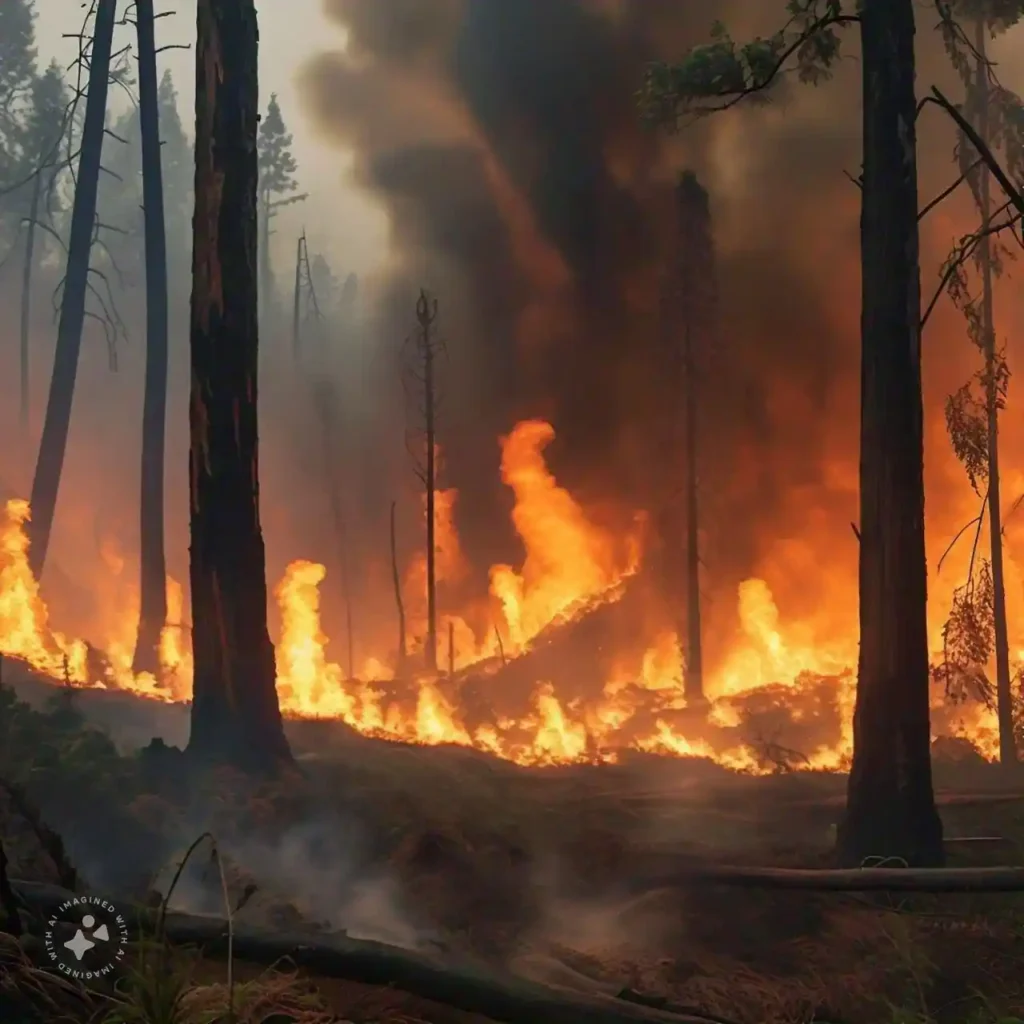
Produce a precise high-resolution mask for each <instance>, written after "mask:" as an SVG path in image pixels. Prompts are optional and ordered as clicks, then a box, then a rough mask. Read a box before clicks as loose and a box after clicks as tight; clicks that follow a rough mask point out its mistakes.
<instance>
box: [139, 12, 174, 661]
mask: <svg viewBox="0 0 1024 1024" xmlns="http://www.w3.org/2000/svg"><path fill="white" fill-rule="evenodd" d="M135 25H136V33H137V37H138V46H139V122H140V134H141V137H142V197H143V198H142V206H143V216H144V231H145V252H146V378H145V386H144V392H143V406H142V474H141V500H140V507H139V547H140V558H139V564H140V580H139V628H138V633H137V635H136V641H135V657H134V660H133V663H132V668H133V670H134V671H135V672H152V673H153V674H157V673H158V672H159V670H160V636H161V633H162V632H163V629H164V626H165V625H166V622H167V590H166V576H167V560H166V557H165V553H164V448H165V445H164V437H165V433H166V421H167V233H166V230H165V227H164V187H163V169H162V166H161V158H160V108H159V99H158V88H159V87H158V85H157V75H156V33H155V19H154V11H153V0H135Z"/></svg>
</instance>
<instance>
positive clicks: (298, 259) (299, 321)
mask: <svg viewBox="0 0 1024 1024" xmlns="http://www.w3.org/2000/svg"><path fill="white" fill-rule="evenodd" d="M323 319H324V318H323V314H322V313H321V311H320V301H319V299H318V298H317V290H316V286H315V284H314V282H313V270H312V266H311V264H310V261H309V243H308V242H307V241H306V232H305V230H303V232H302V234H301V235H299V238H298V241H297V242H296V243H295V292H294V296H293V300H292V355H293V356H294V358H295V362H296V363H298V362H300V361H301V358H302V341H303V338H302V327H303V324H304V323H305V322H306V321H309V320H313V321H315V322H316V323H317V324H319V325H322V324H323Z"/></svg>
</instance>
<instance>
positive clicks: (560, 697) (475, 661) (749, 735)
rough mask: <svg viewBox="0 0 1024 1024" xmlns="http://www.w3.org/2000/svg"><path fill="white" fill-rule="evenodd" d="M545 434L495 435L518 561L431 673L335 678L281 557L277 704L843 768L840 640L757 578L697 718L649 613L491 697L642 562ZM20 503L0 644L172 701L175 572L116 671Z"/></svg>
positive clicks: (465, 735) (460, 733)
mask: <svg viewBox="0 0 1024 1024" xmlns="http://www.w3.org/2000/svg"><path fill="white" fill-rule="evenodd" d="M553 437H554V431H553V429H552V427H551V426H550V425H549V424H547V423H544V422H540V421H527V422H524V423H520V424H518V425H517V426H516V427H515V429H514V430H513V431H512V432H511V433H510V434H509V435H508V436H507V437H506V438H504V439H503V443H502V464H501V471H502V479H503V481H504V482H505V484H506V485H507V486H508V487H509V488H510V489H511V490H512V492H513V495H514V498H515V505H514V510H513V514H512V518H513V525H514V527H515V529H516V531H517V533H518V535H519V537H520V538H521V540H522V543H523V547H524V550H525V553H526V557H525V559H524V561H523V563H522V565H521V566H520V567H519V568H518V569H517V568H514V567H513V566H510V565H496V566H493V567H492V568H491V570H490V594H489V596H488V600H487V602H486V603H485V604H484V605H480V606H478V607H475V608H472V609H469V610H467V611H466V612H465V614H464V615H461V614H453V613H445V614H442V615H441V625H442V627H443V628H442V630H441V632H442V635H445V634H448V633H449V630H450V635H451V637H452V640H453V644H454V649H453V652H452V653H453V662H454V667H455V674H454V676H452V677H451V678H449V676H448V674H447V672H441V673H440V674H438V675H436V676H434V675H428V674H424V673H422V672H418V673H409V672H406V673H399V675H400V676H401V678H399V679H396V669H397V667H398V666H397V665H395V664H394V662H393V658H390V659H389V658H384V657H380V658H371V659H367V660H366V661H365V663H364V664H363V665H362V666H361V667H360V670H359V671H358V673H357V674H358V676H359V678H358V679H354V680H353V679H346V673H345V671H344V669H343V668H342V667H341V665H339V664H338V663H336V662H335V661H332V660H331V658H330V656H329V654H328V648H329V640H328V637H327V636H326V635H325V634H324V632H323V627H322V624H321V616H320V585H321V584H322V582H323V581H324V578H325V575H326V569H325V568H324V566H323V565H321V564H319V563H316V562H313V561H308V560H298V561H294V562H292V563H291V564H290V565H289V566H288V568H287V571H286V572H285V574H284V576H283V578H282V579H281V580H280V582H279V583H278V584H277V586H276V587H275V589H274V597H275V599H276V602H277V605H278V608H279V610H280V617H281V620H280V621H281V628H280V636H279V639H278V643H277V667H278V694H279V697H280V701H281V706H282V709H283V710H284V712H285V713H286V714H288V715H292V716H297V717H326V718H336V719H341V720H342V721H344V722H345V723H347V724H348V725H350V726H351V727H353V728H354V729H356V730H358V731H359V732H362V733H365V734H369V735H374V736H380V737H383V738H388V739H393V740H400V741H404V742H412V743H421V744H428V745H429V744H441V743H452V744H459V745H464V746H472V747H475V748H478V749H480V750H484V751H488V752H490V753H493V754H495V755H497V756H499V757H502V758H505V759H508V760H512V761H515V762H518V763H521V764H558V763H570V762H580V761H600V760H605V761H614V760H616V759H617V758H618V757H619V755H620V754H621V752H622V751H623V750H624V749H634V750H638V751H643V752H646V753H651V754H664V755H671V756H698V757H707V758H711V759H713V760H715V761H717V762H719V763H721V764H723V765H726V766H729V767H732V768H735V769H738V770H743V771H751V772H760V771H767V770H771V769H772V768H777V767H778V765H779V764H780V763H781V762H782V761H784V760H785V759H786V757H787V755H788V756H790V757H792V758H795V760H796V763H797V764H801V765H803V766H805V767H812V768H819V769H826V770H828V769H838V768H842V767H843V766H844V765H845V764H846V762H847V759H848V757H849V754H850V750H851V743H852V739H851V718H852V710H853V696H854V687H853V675H852V671H851V666H853V665H854V664H855V659H856V644H855V641H853V640H852V639H850V640H848V641H847V642H838V643H837V642H833V643H829V644H822V643H821V642H819V641H816V638H814V637H813V636H809V635H801V631H800V630H799V628H797V627H793V628H788V627H787V626H786V624H784V623H783V622H781V621H780V616H779V612H778V610H777V608H776V605H775V602H774V599H773V597H772V593H771V590H770V589H769V587H768V584H767V583H766V582H765V581H763V580H761V579H748V580H746V581H745V582H743V583H742V584H741V586H740V588H739V593H738V618H739V622H740V625H741V634H742V635H741V639H740V642H738V643H736V644H735V645H734V646H733V647H732V648H731V649H730V650H729V652H728V654H727V656H726V657H725V658H724V659H722V660H721V661H720V663H719V664H718V665H717V666H716V667H715V668H714V671H713V672H712V673H711V675H710V677H709V679H708V694H709V697H710V699H711V703H710V707H709V710H708V713H707V715H706V716H702V717H701V718H700V719H698V718H697V717H696V716H694V715H693V714H688V713H687V711H686V709H685V704H684V701H683V699H682V666H681V658H680V653H679V644H678V642H677V638H676V634H675V632H674V631H673V630H672V629H671V628H666V627H665V625H664V623H656V622H655V623H652V621H651V620H647V621H645V622H644V623H643V625H642V627H641V629H640V633H641V635H640V637H639V642H638V643H634V644H632V645H629V649H626V648H623V649H622V650H614V651H613V652H611V655H610V657H609V659H608V660H607V661H606V662H604V670H603V671H604V677H603V678H602V679H599V680H594V681H591V682H592V683H595V684H596V685H591V687H590V688H589V689H586V688H585V689H583V690H577V689H576V688H575V686H576V685H579V684H578V683H574V687H573V692H572V693H563V692H562V688H561V687H560V686H559V685H558V684H557V683H556V682H555V681H553V680H552V679H550V678H545V677H544V676H543V675H538V676H536V677H531V678H529V680H528V683H527V685H526V686H525V687H523V686H522V685H521V681H520V683H517V684H516V687H515V688H516V689H518V690H520V691H521V692H518V693H516V694H512V693H507V692H504V691H505V689H506V688H507V687H508V685H509V684H508V683H506V682H505V681H504V680H503V679H502V677H501V675H500V673H501V671H502V670H503V669H504V668H505V666H506V665H507V666H515V665H516V664H519V663H522V664H524V665H528V661H527V660H526V658H525V656H526V655H528V654H529V653H530V652H531V650H533V649H534V647H535V645H537V644H539V643H540V642H541V641H542V640H544V638H550V637H552V636H555V637H557V636H559V635H560V633H564V632H566V631H567V630H568V629H569V628H571V627H572V626H573V624H575V623H580V622H583V621H585V620H586V619H587V617H588V616H590V615H593V613H594V612H595V610H596V609H598V608H601V607H606V608H610V607H611V606H614V605H619V604H621V605H622V606H623V608H624V607H625V605H626V604H627V603H629V602H628V600H627V599H626V595H627V594H628V593H631V586H632V584H633V583H634V581H636V580H638V579H640V578H641V577H643V575H644V573H643V572H642V571H641V570H643V569H644V559H643V557H642V556H643V539H644V537H643V522H644V520H643V517H642V516H637V517H636V527H635V529H634V531H633V532H632V533H630V534H629V535H627V536H625V537H620V536H617V535H614V534H612V533H610V532H608V531H606V530H603V529H602V528H600V527H598V526H596V525H595V524H594V523H593V522H592V521H591V520H590V519H589V518H588V515H587V513H586V512H585V510H584V509H583V508H582V507H581V505H580V504H579V503H578V502H577V501H576V500H575V499H574V497H573V496H572V495H571V494H569V492H568V491H566V490H565V489H564V488H562V487H560V486H559V484H558V483H557V481H556V480H555V478H554V476H553V475H552V474H551V472H550V471H549V469H548V467H547V464H546V462H545V459H544V455H543V449H544V446H545V445H546V444H547V443H549V442H550V441H551V440H552V439H553ZM440 494H441V498H440V500H439V501H438V509H439V513H438V527H439V529H438V551H439V558H438V572H439V576H441V577H445V576H458V575H459V574H460V573H461V572H463V571H464V566H463V555H462V553H461V550H460V547H459V539H458V534H457V532H456V530H455V523H454V515H453V512H454V506H455V502H456V498H457V495H456V493H455V492H454V491H446V492H440ZM28 516H29V508H28V504H27V503H26V502H24V501H18V500H16V501H10V502H8V504H7V508H6V516H5V520H4V523H3V528H2V532H0V544H2V564H0V651H2V652H3V654H4V655H6V656H8V657H11V658H15V659H20V660H22V661H24V662H26V663H27V664H28V665H30V666H31V667H32V668H33V669H35V670H36V671H38V672H40V673H42V674H44V675H47V676H49V677H51V678H53V679H55V680H64V681H65V682H66V683H67V684H70V685H74V686H79V687H106V688H115V689H122V690H130V691H134V692H137V693H139V694H141V695H144V696H147V697H151V698H157V699H161V700H165V701H180V700H187V699H188V697H189V696H190V691H191V663H190V657H191V655H190V651H189V644H188V641H187V629H186V628H185V627H184V626H183V622H184V617H183V604H184V601H183V592H182V587H181V585H180V584H179V583H178V582H177V581H175V580H173V579H169V580H168V608H169V621H168V625H167V627H166V628H165V630H164V633H163V639H162V643H161V663H162V666H163V671H162V678H161V679H159V680H158V679H157V678H155V677H154V676H152V675H149V674H146V673H142V674H133V673H132V672H131V669H130V664H131V656H130V651H131V644H130V643H128V642H126V638H128V637H130V636H131V633H132V630H133V628H134V621H135V616H136V614H137V608H136V607H131V608H125V609H122V610H121V618H120V621H121V622H122V623H124V628H121V629H118V630H115V631H113V633H114V635H112V636H110V637H108V638H107V640H106V644H105V646H104V647H103V650H102V652H101V651H100V650H98V649H96V648H94V647H92V646H91V645H90V644H89V643H87V642H86V641H85V640H82V639H69V638H68V637H66V636H65V635H63V634H62V633H60V632H58V631H57V630H55V629H53V628H51V625H50V622H49V618H48V610H47V606H46V604H45V602H44V600H43V598H42V596H41V594H40V589H39V586H38V584H37V582H36V580H35V579H34V578H33V576H32V573H31V570H30V568H29V564H28V558H27V552H28V540H27V537H26V533H25V524H26V521H27V519H28ZM111 557H113V556H111ZM424 579H425V577H424V570H423V566H422V560H421V559H417V558H414V559H413V562H412V564H411V565H410V566H409V568H408V570H407V572H406V574H405V585H404V588H403V589H405V590H406V591H407V592H408V594H409V598H410V605H411V607H412V610H413V612H414V614H413V617H412V623H411V624H412V627H413V628H412V630H411V632H412V634H413V635H418V634H419V633H421V632H422V625H423V623H422V622H417V621H416V619H417V616H419V617H420V618H422V616H421V613H420V611H419V610H418V608H417V607H416V603H415V598H416V592H417V591H418V590H420V589H421V588H422V586H423V583H424ZM623 614H625V612H623ZM545 667H546V666H545ZM541 670H542V669H541V668H539V669H538V671H541ZM526 671H527V673H529V671H530V669H529V668H527V669H526ZM564 674H565V673H564V671H563V672H561V673H560V674H559V675H560V678H561V676H562V675H564ZM570 675H571V673H570ZM586 682H587V681H586V680H584V681H583V683H586ZM467 687H476V688H477V689H478V690H481V691H482V692H483V693H484V694H485V695H486V697H487V700H486V702H487V703H488V705H489V713H488V714H485V715H483V716H481V715H479V714H474V713H471V712H469V711H468V710H467V707H466V706H465V705H466V702H465V700H464V696H465V693H466V688H467ZM936 707H937V712H938V713H937V715H936V718H937V723H936V727H935V728H936V732H937V733H939V734H950V735H961V736H964V737H965V738H967V739H969V740H970V741H971V742H972V743H973V744H974V745H975V746H976V748H977V749H978V750H979V751H980V752H981V753H982V754H983V755H985V756H987V757H992V756H994V755H995V753H996V748H997V745H996V742H995V735H996V728H995V722H994V718H993V716H992V715H991V714H990V712H989V711H988V710H987V709H986V708H985V707H984V706H983V705H981V704H971V705H968V706H961V707H958V708H957V711H956V714H955V715H950V714H949V713H948V711H947V710H946V705H945V704H944V702H943V700H942V695H941V693H937V695H936ZM954 719H955V721H954Z"/></svg>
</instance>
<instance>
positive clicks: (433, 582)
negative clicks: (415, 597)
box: [417, 292, 437, 672]
mask: <svg viewBox="0 0 1024 1024" xmlns="http://www.w3.org/2000/svg"><path fill="white" fill-rule="evenodd" d="M417 315H418V317H419V321H420V329H421V330H422V331H423V408H424V415H425V420H426V422H425V426H426V440H427V465H426V474H425V477H426V479H425V483H426V488H427V646H426V651H425V655H426V667H427V670H428V671H430V672H436V671H437V558H436V556H437V552H436V551H435V526H436V523H435V512H434V499H435V487H436V485H437V481H436V472H437V467H436V457H435V449H434V442H435V440H436V434H435V424H434V338H433V337H432V334H431V332H432V331H433V321H434V316H433V315H432V313H431V309H430V304H429V300H428V298H427V295H426V294H425V293H422V292H421V293H420V298H419V303H418V304H417Z"/></svg>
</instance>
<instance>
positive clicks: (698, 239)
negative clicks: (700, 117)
mask: <svg viewBox="0 0 1024 1024" xmlns="http://www.w3.org/2000/svg"><path fill="white" fill-rule="evenodd" d="M671 278H672V281H671V287H672V292H673V300H674V301H673V302H672V308H671V312H670V316H669V322H670V324H671V334H672V338H671V342H670V347H669V352H670V358H671V360H672V363H673V366H674V370H675V372H674V373H673V374H672V380H673V383H674V384H676V385H677V386H679V387H681V388H682V400H683V415H682V433H683V438H682V440H683V444H682V457H683V461H684V464H685V472H686V481H685V499H684V506H685V512H684V520H685V538H686V539H685V548H686V563H685V575H686V584H685V595H686V596H685V604H686V622H685V628H684V629H683V630H681V631H680V638H681V639H682V644H683V663H684V666H685V675H684V682H683V688H684V694H685V697H686V702H687V704H688V705H690V706H699V705H701V704H703V703H704V702H705V695H704V657H703V644H702V639H701V608H700V601H701V599H700V509H699V490H698V487H699V466H698V463H699V459H700V453H699V445H698V419H699V409H698V403H699V392H700V380H699V376H700V372H701V367H700V356H701V353H702V351H706V349H707V347H708V344H707V343H708V341H709V339H710V335H711V333H712V330H713V308H714V297H715V269H714V248H713V243H712V238H711V211H710V208H709V205H708V194H707V192H706V191H705V190H704V188H703V187H702V186H701V184H700V182H699V181H698V180H697V177H696V175H695V174H693V172H692V171H686V172H684V173H683V174H682V175H680V178H679V182H678V185H677V186H676V256H675V267H674V268H673V273H672V275H671ZM680 375H681V378H682V379H681V380H679V376H680ZM672 405H673V407H676V404H675V403H674V402H673V403H672ZM671 418H672V421H673V425H675V422H676V421H677V419H678V417H677V416H675V415H673V416H672V417H671ZM673 447H675V446H673ZM672 525H673V527H677V525H678V524H675V523H674V524H672ZM673 532H674V530H673Z"/></svg>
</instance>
